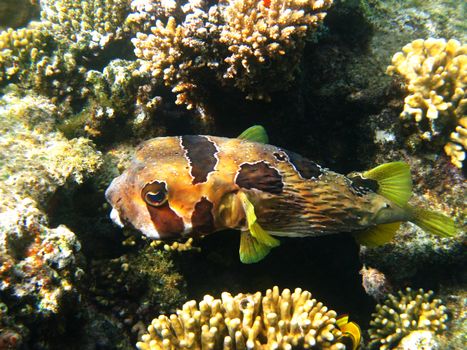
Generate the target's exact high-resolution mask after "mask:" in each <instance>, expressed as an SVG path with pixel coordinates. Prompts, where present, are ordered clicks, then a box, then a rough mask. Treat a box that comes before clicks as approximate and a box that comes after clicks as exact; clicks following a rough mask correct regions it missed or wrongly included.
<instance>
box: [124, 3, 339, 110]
mask: <svg viewBox="0 0 467 350" xmlns="http://www.w3.org/2000/svg"><path fill="white" fill-rule="evenodd" d="M331 3H332V1H330V0H326V1H324V0H319V1H315V0H312V1H305V2H304V1H297V0H287V1H279V0H272V1H268V2H263V1H254V0H245V1H244V0H232V1H220V2H219V3H218V4H216V5H213V6H209V3H208V2H204V1H190V2H189V3H188V4H186V5H184V6H182V7H180V6H179V5H177V4H176V3H175V2H170V1H169V2H161V5H162V7H161V8H159V7H158V4H159V2H158V1H156V2H155V3H154V4H152V3H151V1H146V2H144V1H141V0H135V1H134V2H133V5H132V8H133V9H135V10H136V12H135V13H133V14H132V15H130V17H129V20H130V21H134V22H135V23H137V24H138V23H141V22H143V24H140V26H141V27H142V28H147V27H148V26H149V25H148V24H144V22H145V21H147V20H154V19H157V20H156V22H155V23H153V24H154V26H152V27H151V33H150V34H147V33H138V34H137V36H136V38H134V39H133V44H134V45H135V48H136V49H135V54H136V56H137V57H138V58H139V59H140V60H141V68H140V70H141V71H142V72H151V73H152V75H153V76H154V77H157V78H159V79H163V80H164V82H165V84H166V85H168V86H170V87H172V91H173V92H175V93H177V103H178V104H186V105H187V107H188V108H189V109H190V108H193V107H195V106H198V107H199V106H200V107H203V106H202V105H203V101H204V100H205V98H206V96H205V95H206V94H207V90H208V86H206V84H207V83H208V82H209V79H210V78H214V79H216V80H217V81H218V82H219V83H220V85H223V86H230V87H235V88H237V89H239V90H240V91H242V92H243V93H245V94H246V95H247V97H248V98H259V99H268V98H269V94H270V93H271V92H274V91H278V90H284V89H286V88H287V87H288V86H289V85H290V83H291V82H292V81H293V79H294V73H295V69H296V67H297V65H298V63H299V62H300V59H301V53H302V50H303V47H304V44H305V39H306V38H307V36H308V35H309V34H310V32H311V30H312V29H313V28H315V27H316V26H317V25H318V24H319V23H320V22H321V20H322V19H323V18H324V16H325V10H326V9H328V8H329V7H330V5H331ZM164 5H165V6H164ZM138 11H139V12H138ZM158 15H159V16H160V15H162V16H165V17H168V19H167V20H166V21H161V20H160V19H158ZM206 79H208V80H206ZM211 84H212V82H211Z"/></svg>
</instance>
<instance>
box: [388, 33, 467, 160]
mask: <svg viewBox="0 0 467 350" xmlns="http://www.w3.org/2000/svg"><path fill="white" fill-rule="evenodd" d="M387 73H388V74H389V75H393V74H398V75H400V76H402V77H403V78H404V80H405V82H406V88H407V91H408V92H409V95H408V96H407V97H406V98H405V100H404V102H405V104H404V110H403V111H402V113H401V118H402V119H403V120H405V121H408V123H409V124H410V125H414V126H416V127H417V129H418V132H419V137H420V138H421V139H422V140H428V141H432V140H433V139H434V138H435V137H437V136H440V135H441V136H442V135H443V134H446V135H447V134H449V133H450V132H451V131H453V129H454V127H455V125H456V124H459V126H458V127H457V128H456V132H453V133H452V134H451V136H450V138H451V139H450V141H449V142H448V143H447V144H446V145H445V147H444V149H445V151H446V153H447V154H448V155H449V156H450V157H451V161H452V163H453V164H454V165H456V166H457V167H459V168H460V167H462V162H463V160H464V159H465V150H466V147H465V146H466V144H467V140H466V129H465V124H467V122H466V119H465V118H466V110H467V95H466V87H467V46H466V45H463V44H461V43H460V42H459V41H457V40H454V39H451V40H449V41H446V40H445V39H433V38H430V39H427V40H423V39H418V40H415V41H413V42H411V43H409V44H407V45H406V46H404V47H403V48H402V52H398V53H396V54H395V55H394V57H393V58H392V65H390V66H389V67H388V69H387Z"/></svg>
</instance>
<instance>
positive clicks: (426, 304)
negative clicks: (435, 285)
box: [368, 288, 448, 350]
mask: <svg viewBox="0 0 467 350" xmlns="http://www.w3.org/2000/svg"><path fill="white" fill-rule="evenodd" d="M433 294H434V293H433V292H432V291H428V292H425V291H424V290H423V289H419V290H418V291H416V290H412V289H410V288H407V289H406V290H405V292H403V291H399V292H398V294H397V296H395V295H392V294H390V295H389V296H388V298H387V299H386V300H385V302H384V303H383V304H378V305H377V306H376V312H375V313H374V314H373V315H372V316H373V320H372V321H371V322H370V329H369V331H368V333H369V335H370V343H369V347H370V349H380V350H387V349H396V348H397V349H404V350H409V349H415V348H417V349H420V348H423V349H431V348H432V347H434V346H435V344H436V342H437V340H436V335H438V334H441V333H442V332H444V331H445V330H446V329H447V325H446V323H447V321H448V314H447V309H446V307H445V306H444V305H443V304H442V301H441V300H440V299H434V298H433ZM415 344H417V345H420V346H421V345H423V346H425V347H416V346H415ZM414 346H415V347H414Z"/></svg>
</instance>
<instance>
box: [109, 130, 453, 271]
mask: <svg viewBox="0 0 467 350" xmlns="http://www.w3.org/2000/svg"><path fill="white" fill-rule="evenodd" d="M267 142H268V138H267V135H266V132H265V131H264V129H263V128H262V127H261V126H253V127H251V128H249V129H247V130H246V131H245V132H243V133H242V134H241V135H240V136H239V137H238V138H223V137H215V136H203V135H192V136H179V137H158V138H154V139H151V140H148V141H145V142H143V143H142V144H141V145H140V146H138V148H137V149H136V155H135V157H134V159H133V161H132V163H131V165H130V166H129V167H128V169H126V170H125V171H124V172H123V173H122V174H121V175H120V176H118V177H117V178H115V179H114V180H113V181H112V183H111V184H110V186H109V188H108V189H107V191H106V198H107V200H108V202H109V203H110V204H111V205H112V208H113V209H112V212H111V215H110V216H111V218H112V220H113V221H114V222H115V223H116V224H118V225H120V226H122V227H123V226H124V225H127V224H131V225H132V226H133V227H134V228H136V229H138V230H140V231H141V232H142V233H143V234H144V235H146V236H147V237H149V238H152V239H161V240H171V239H178V238H184V237H200V236H204V235H207V234H210V233H213V232H216V231H220V230H223V229H228V228H230V229H238V230H240V231H241V238H240V259H241V261H242V262H243V263H253V262H257V261H259V260H261V259H262V258H264V257H265V256H266V255H267V254H268V253H269V251H270V250H271V249H272V248H273V247H276V246H278V245H279V243H280V242H279V240H278V239H276V238H274V237H273V236H286V237H308V236H320V235H327V234H332V233H338V232H352V231H353V232H352V234H353V235H354V237H355V239H356V240H357V242H358V243H360V244H364V245H367V246H376V245H380V244H384V243H386V242H388V241H390V240H391V239H392V237H393V236H394V234H395V232H396V231H397V229H398V228H399V226H400V224H401V223H402V222H404V221H410V222H412V223H415V224H416V225H418V226H420V227H421V228H423V229H424V230H426V231H428V232H431V233H433V234H436V235H439V236H452V235H454V234H455V232H456V228H455V226H454V223H453V221H452V220H451V219H450V218H448V217H446V216H444V215H442V214H439V213H435V212H431V211H428V210H425V209H420V208H415V207H412V206H410V205H409V204H407V202H408V200H409V198H410V196H411V192H412V181H411V175H410V169H409V166H408V165H407V164H405V163H403V162H393V163H388V164H383V165H380V166H377V167H376V168H374V169H371V170H368V171H364V172H353V173H350V174H348V175H347V176H345V175H341V174H338V173H335V172H333V171H330V170H328V169H325V168H323V167H321V166H319V165H318V164H316V163H314V162H312V161H311V160H308V159H307V158H304V157H302V156H300V155H298V154H296V153H294V152H291V151H288V150H285V149H283V148H280V147H275V146H272V145H269V144H267Z"/></svg>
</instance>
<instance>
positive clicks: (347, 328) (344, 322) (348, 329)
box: [336, 315, 362, 350]
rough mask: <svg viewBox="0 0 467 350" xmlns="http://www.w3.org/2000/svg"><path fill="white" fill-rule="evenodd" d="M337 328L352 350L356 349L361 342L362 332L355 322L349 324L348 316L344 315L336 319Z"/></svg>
mask: <svg viewBox="0 0 467 350" xmlns="http://www.w3.org/2000/svg"><path fill="white" fill-rule="evenodd" d="M336 323H337V326H338V327H339V329H340V330H341V332H342V333H343V334H342V337H347V338H348V339H350V342H351V343H352V350H356V349H358V347H359V345H360V342H361V340H362V332H361V330H360V327H359V325H358V324H356V323H355V322H349V316H348V315H344V316H343V317H339V318H338V319H337V322H336Z"/></svg>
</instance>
